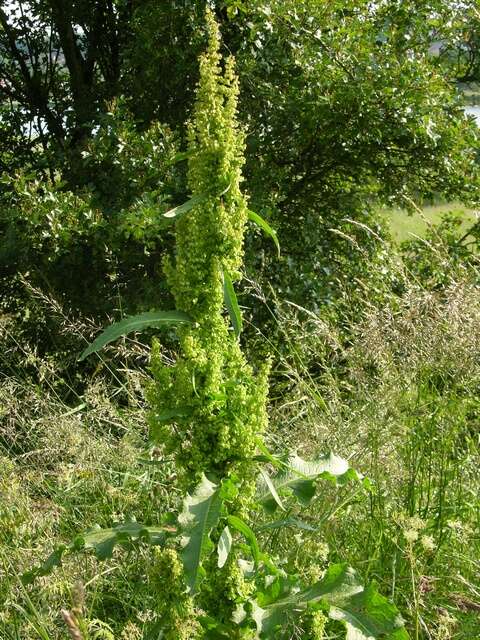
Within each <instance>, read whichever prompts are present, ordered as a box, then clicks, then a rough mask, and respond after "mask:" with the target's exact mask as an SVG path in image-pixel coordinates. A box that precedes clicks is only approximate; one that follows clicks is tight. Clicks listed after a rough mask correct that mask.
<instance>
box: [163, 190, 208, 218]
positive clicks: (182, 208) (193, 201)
mask: <svg viewBox="0 0 480 640" xmlns="http://www.w3.org/2000/svg"><path fill="white" fill-rule="evenodd" d="M208 197H209V194H208V193H200V194H199V195H197V196H192V197H191V198H189V199H188V200H187V201H186V202H184V203H183V204H180V205H178V207H173V209H169V210H168V211H166V212H165V213H163V214H162V217H163V218H167V219H168V220H171V221H172V222H173V221H175V220H178V219H179V218H180V217H181V216H182V215H183V214H184V213H187V212H188V211H190V209H193V207H196V206H197V204H201V203H202V202H204V201H205V200H206V199H207V198H208Z"/></svg>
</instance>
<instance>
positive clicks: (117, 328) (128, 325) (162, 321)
mask: <svg viewBox="0 0 480 640" xmlns="http://www.w3.org/2000/svg"><path fill="white" fill-rule="evenodd" d="M191 322H192V319H191V318H190V317H189V316H188V315H187V314H186V313H183V311H148V312H146V313H140V314H138V315H136V316H130V317H129V318H124V319H123V320H120V322H115V323H114V324H112V325H110V326H109V327H107V329H105V331H103V332H102V333H101V334H100V335H99V336H97V338H95V340H94V341H93V342H92V343H91V344H89V345H88V347H87V348H86V349H85V351H84V352H83V353H82V355H81V356H80V357H79V360H85V358H86V357H87V356H89V355H90V354H91V353H95V352H96V351H99V350H100V349H102V348H103V347H104V346H105V345H107V344H109V343H110V342H114V341H115V340H117V339H118V338H120V337H122V336H126V335H127V334H129V333H132V332H133V331H143V330H144V329H147V328H150V327H157V328H160V327H167V326H170V325H173V324H186V323H191Z"/></svg>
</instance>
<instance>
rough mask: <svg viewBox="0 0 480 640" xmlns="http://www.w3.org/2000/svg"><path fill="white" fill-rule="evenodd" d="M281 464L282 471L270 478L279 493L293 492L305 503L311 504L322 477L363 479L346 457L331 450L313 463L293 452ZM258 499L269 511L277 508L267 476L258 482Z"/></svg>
mask: <svg viewBox="0 0 480 640" xmlns="http://www.w3.org/2000/svg"><path fill="white" fill-rule="evenodd" d="M282 466H283V469H282V471H280V472H279V473H278V474H277V475H276V476H273V477H271V478H270V483H271V484H272V485H273V487H274V488H275V491H276V492H277V495H280V496H281V495H289V494H293V495H294V496H295V498H296V499H297V500H298V501H299V502H300V503H301V504H303V505H308V504H309V503H310V501H311V500H312V498H313V496H314V495H315V492H316V483H317V481H318V480H320V479H324V480H330V481H332V482H334V483H336V484H345V483H346V482H348V481H349V480H360V479H361V476H360V474H358V473H357V472H356V471H354V470H353V469H352V468H351V467H350V466H349V464H348V462H347V461H346V460H344V459H343V458H339V457H338V456H336V455H334V454H332V453H329V454H327V455H325V456H322V457H320V458H318V459H317V460H314V461H311V462H310V461H307V460H303V459H302V458H300V457H299V456H297V455H294V456H291V457H290V458H289V459H288V460H287V462H286V463H283V464H282ZM257 499H258V500H259V502H260V503H261V504H262V505H263V506H264V507H265V509H266V510H267V511H269V512H273V511H275V509H276V507H277V504H278V502H277V500H276V499H273V498H272V491H271V488H270V486H269V485H268V484H267V483H266V482H265V480H264V479H263V481H260V482H259V485H258V490H257Z"/></svg>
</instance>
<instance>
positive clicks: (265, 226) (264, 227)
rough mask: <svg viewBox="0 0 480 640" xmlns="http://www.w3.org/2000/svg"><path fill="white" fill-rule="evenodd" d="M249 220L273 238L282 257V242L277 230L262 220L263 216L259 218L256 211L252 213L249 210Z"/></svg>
mask: <svg viewBox="0 0 480 640" xmlns="http://www.w3.org/2000/svg"><path fill="white" fill-rule="evenodd" d="M248 218H249V220H251V221H252V222H254V223H255V224H256V225H257V226H259V227H260V228H261V229H262V230H263V231H264V232H265V233H266V234H267V236H270V237H271V239H272V240H273V242H274V243H275V246H276V247H277V253H278V257H280V242H279V241H278V236H277V232H276V231H275V229H272V227H271V226H270V225H269V224H268V222H267V221H266V220H264V219H263V218H262V216H259V215H258V213H255V211H251V210H250V209H248Z"/></svg>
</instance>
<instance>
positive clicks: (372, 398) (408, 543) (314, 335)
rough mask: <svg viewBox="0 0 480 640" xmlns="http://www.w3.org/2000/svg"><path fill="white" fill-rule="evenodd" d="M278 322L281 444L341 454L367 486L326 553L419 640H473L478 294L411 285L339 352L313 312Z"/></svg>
mask: <svg viewBox="0 0 480 640" xmlns="http://www.w3.org/2000/svg"><path fill="white" fill-rule="evenodd" d="M278 313H279V316H278V320H279V322H280V325H281V330H282V333H283V336H284V339H285V340H286V341H287V342H288V344H289V345H291V348H289V349H286V353H287V354H288V355H287V356H286V357H284V358H283V361H282V367H283V372H282V373H283V376H284V380H285V385H284V387H283V389H282V402H279V403H277V404H276V408H275V423H276V425H277V438H276V439H277V440H278V441H279V442H280V441H284V440H288V441H289V442H290V445H291V446H293V447H295V448H297V449H301V450H305V451H308V452H309V453H310V454H311V453H312V449H319V450H324V449H330V448H333V449H334V450H337V451H342V453H343V454H344V455H346V456H347V457H349V458H350V459H351V461H352V465H353V466H354V467H355V468H358V469H360V470H361V471H362V472H364V473H365V474H366V475H367V476H368V477H369V478H370V479H371V480H372V482H373V489H372V491H371V493H370V494H369V495H356V496H355V499H353V500H352V499H348V500H347V501H346V503H345V505H344V506H343V510H342V511H339V512H337V513H335V516H334V517H333V518H332V517H330V518H329V520H328V522H327V524H326V526H325V527H324V531H323V533H321V537H320V541H321V542H323V543H324V544H326V545H327V546H328V548H329V549H330V553H331V554H332V555H333V557H335V556H336V554H338V555H340V556H343V557H347V558H348V560H349V562H350V563H351V564H352V565H353V566H355V567H359V568H361V570H362V571H363V574H364V576H365V577H366V578H367V577H368V578H375V579H376V580H377V581H379V582H380V584H381V589H382V591H383V592H384V593H389V594H390V595H391V596H392V597H393V598H395V601H396V602H397V604H398V605H399V606H400V608H401V610H402V611H403V612H407V614H408V616H409V623H410V629H411V633H412V637H413V638H415V640H417V639H418V638H435V639H440V638H443V639H445V638H452V639H453V638H462V639H464V640H467V638H477V637H479V625H478V611H479V605H480V600H479V592H478V587H477V586H476V585H478V583H479V579H480V565H479V563H478V557H479V554H480V539H479V513H480V499H479V495H480V480H479V477H478V473H477V469H478V464H479V462H480V456H479V454H480V449H479V438H478V408H479V399H478V392H479V384H480V364H479V363H480V340H479V335H480V333H479V329H480V291H479V290H478V287H476V286H474V285H472V284H466V283H459V282H457V283H452V284H451V286H450V287H449V288H448V289H447V290H444V291H442V292H441V293H430V292H427V291H422V290H421V289H419V288H418V287H411V288H410V290H409V291H407V292H406V293H405V295H404V297H403V298H402V300H401V302H400V304H399V303H398V300H396V301H395V303H394V304H392V306H391V307H390V308H389V307H385V308H380V309H377V308H375V307H372V308H370V309H367V310H366V311H365V314H364V317H363V318H362V319H360V320H359V323H358V325H357V326H356V327H355V329H354V333H353V335H352V336H351V337H350V339H349V341H348V342H347V343H345V341H342V340H340V339H339V336H338V335H337V333H336V331H335V330H334V329H332V328H330V327H328V326H327V325H326V324H325V322H324V321H322V319H321V318H315V316H314V315H313V314H310V313H305V312H302V311H300V310H298V309H292V307H288V306H287V307H285V306H284V307H283V310H281V311H279V312H278ZM327 495H328V494H327ZM346 516H348V517H346Z"/></svg>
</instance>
